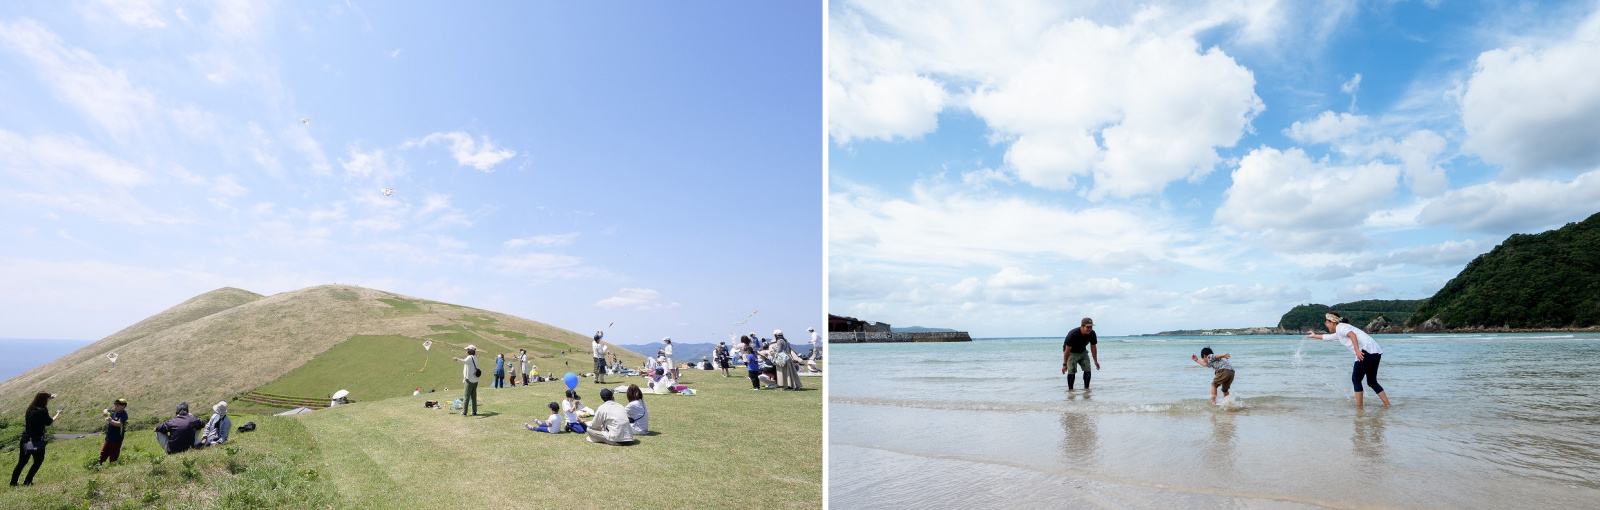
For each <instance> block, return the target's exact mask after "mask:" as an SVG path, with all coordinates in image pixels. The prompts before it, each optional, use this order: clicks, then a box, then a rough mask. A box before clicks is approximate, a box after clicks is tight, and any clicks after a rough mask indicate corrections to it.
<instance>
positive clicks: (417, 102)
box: [0, 0, 823, 343]
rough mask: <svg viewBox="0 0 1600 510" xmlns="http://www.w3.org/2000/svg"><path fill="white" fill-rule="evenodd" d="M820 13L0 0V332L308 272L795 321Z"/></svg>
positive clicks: (815, 266)
mask: <svg viewBox="0 0 1600 510" xmlns="http://www.w3.org/2000/svg"><path fill="white" fill-rule="evenodd" d="M822 21H823V13H822V9H821V7H820V6H818V5H815V4H807V3H803V2H802V3H755V4H752V3H743V2H697V3H694V4H689V5H670V6H668V5H665V4H661V5H654V4H635V5H628V6H609V5H596V4H589V3H577V2H567V3H536V4H530V3H468V4H457V3H408V4H405V5H395V4H385V3H372V2H355V1H332V2H292V3H276V2H257V1H248V0H246V1H232V2H220V3H213V2H183V1H164V0H149V1H115V2H113V1H98V0H97V1H75V2H65V3H58V2H33V3H26V4H6V5H5V6H3V7H0V242H3V246H4V247H3V248H0V281H3V282H5V283H4V284H3V285H0V337H30V338H83V339H92V338H100V337H103V336H105V335H108V334H110V333H113V332H115V331H116V330H118V329H121V328H123V327H125V326H128V325H130V324H132V323H134V322H136V321H138V320H140V319H143V318H144V317H146V316H148V315H150V314H153V313H156V312H159V311H160V310H162V309H165V308H166V307H169V306H172V305H174V304H177V303H179V302H181V301H183V300H185V299H188V298H189V297H192V296H194V295H197V294H200V293H203V292H206V291H209V290H212V289H216V288H219V287H223V286H233V287H239V288H243V289H247V290H251V291H254V292H258V293H262V294H268V295H270V294H274V293H278V292H284V291H290V290H295V289H299V288H304V287H307V286H313V285H320V284H327V283H335V282H337V283H347V284H359V285H363V286H368V287H373V288H379V289H384V290H389V291H394V292H399V293H402V294H409V295H413V296H418V297H424V298H430V299H437V300H442V301H448V302H453V303H459V304H463V305H468V306H474V307H481V308H486V309H491V310H496V311H501V312H506V313H511V314H515V315H519V316H522V317H527V318H530V319H534V320H539V321H543V322H548V323H551V324H554V325H557V326H561V327H565V328H568V329H573V330H577V331H580V332H583V331H592V330H594V329H597V328H598V327H602V326H605V325H606V324H607V323H611V322H615V323H616V326H615V327H614V328H613V329H612V331H611V336H612V339H613V340H614V341H617V342H621V343H633V342H638V343H643V342H650V341H657V340H660V338H661V337H664V336H672V337H674V338H675V339H680V340H681V341H686V342H696V341H716V340H722V339H724V338H726V336H725V335H726V334H727V333H729V332H734V331H738V332H741V333H742V332H745V331H749V330H758V331H762V332H763V333H768V332H770V331H771V330H772V329H775V328H782V329H794V330H803V329H804V328H805V327H807V326H816V325H819V322H820V321H819V317H820V316H821V312H822V310H821V308H822V307H821V296H822V283H821V282H822V279H823V276H822V274H823V265H822V263H821V260H822V244H823V243H822V229H823V225H822V199H823V192H822V182H823V181H822V174H821V168H822V164H823V159H822V158H823V156H822V154H821V150H820V145H821V144H820V143H819V142H821V140H819V139H818V128H819V127H821V123H822V116H821V104H822V93H821V90H820V89H819V86H818V83H819V80H818V78H819V74H820V72H821V71H820V70H821V69H822V50H821V48H822V32H821V27H822ZM301 119H305V121H302V120H301ZM384 188H391V189H393V190H394V193H393V196H389V197H385V196H384V195H383V194H382V192H381V190H382V189H384ZM753 310H760V313H759V314H758V315H756V316H755V317H754V318H752V319H751V320H750V321H749V323H747V324H745V325H743V326H739V327H734V326H732V323H733V322H736V321H738V320H740V319H741V318H743V317H745V316H746V315H747V314H749V313H750V312H751V311H753Z"/></svg>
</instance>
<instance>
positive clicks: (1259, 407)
mask: <svg viewBox="0 0 1600 510" xmlns="http://www.w3.org/2000/svg"><path fill="white" fill-rule="evenodd" d="M1246 400H1247V399H1245V398H1244V397H1241V396H1239V395H1238V394H1235V395H1233V396H1232V397H1231V398H1224V399H1220V401H1219V404H1223V405H1212V404H1211V402H1210V400H1209V399H1206V398H1193V399H1181V400H1177V401H1173V402H1146V403H1127V402H1094V401H1085V400H1061V401H1047V402H1001V401H945V400H915V399H897V398H876V397H832V398H830V399H829V401H830V402H833V403H836V404H855V405H864V406H881V407H905V408H913V409H927V410H935V411H981V412H1003V413H1090V414H1121V413H1152V414H1170V415H1183V414H1205V413H1214V412H1240V411H1275V410H1284V409H1291V408H1298V407H1299V405H1298V402H1297V401H1298V400H1306V399H1303V398H1295V397H1282V396H1276V395H1268V396H1263V397H1250V398H1249V399H1248V403H1246ZM1312 400H1315V399H1312ZM1315 405H1326V403H1325V402H1322V401H1317V402H1316V403H1315Z"/></svg>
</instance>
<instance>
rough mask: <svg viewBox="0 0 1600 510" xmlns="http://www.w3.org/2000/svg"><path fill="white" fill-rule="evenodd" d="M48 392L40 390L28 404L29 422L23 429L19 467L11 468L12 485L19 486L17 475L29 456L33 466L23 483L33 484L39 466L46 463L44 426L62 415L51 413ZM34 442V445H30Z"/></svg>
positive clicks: (19, 450)
mask: <svg viewBox="0 0 1600 510" xmlns="http://www.w3.org/2000/svg"><path fill="white" fill-rule="evenodd" d="M54 396H55V395H51V394H49V393H47V392H43V391H41V392H39V394H38V395H34V396H33V403H32V404H28V411H27V413H26V418H25V419H26V420H27V424H26V425H25V426H24V427H23V429H22V447H21V448H18V449H17V451H18V452H20V453H21V456H20V457H18V458H17V468H16V469H13V470H11V486H12V487H16V486H17V477H18V476H21V475H22V466H23V465H25V464H27V463H28V458H29V457H32V458H33V467H32V468H30V469H28V479H27V481H26V482H24V483H23V485H33V475H34V474H35V473H38V472H39V466H40V465H41V464H44V445H45V443H44V428H45V427H49V426H50V424H51V423H54V422H55V421H56V418H60V417H61V411H59V410H58V411H56V414H55V416H51V415H50V398H51V397H54ZM29 442H32V443H33V445H32V447H30V446H29V444H28V443H29Z"/></svg>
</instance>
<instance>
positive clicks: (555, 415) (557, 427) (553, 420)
mask: <svg viewBox="0 0 1600 510" xmlns="http://www.w3.org/2000/svg"><path fill="white" fill-rule="evenodd" d="M562 423H563V420H562V418H561V406H560V405H559V404H556V403H555V402H551V403H550V418H549V419H548V421H538V420H534V422H533V423H531V424H530V423H524V424H522V426H524V427H527V428H528V430H532V431H534V432H549V433H551V434H560V433H561V429H562V428H563V427H562Z"/></svg>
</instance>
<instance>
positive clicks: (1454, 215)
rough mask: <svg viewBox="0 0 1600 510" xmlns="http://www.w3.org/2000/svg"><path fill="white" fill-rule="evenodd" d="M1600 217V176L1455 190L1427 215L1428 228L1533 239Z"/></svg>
mask: <svg viewBox="0 0 1600 510" xmlns="http://www.w3.org/2000/svg"><path fill="white" fill-rule="evenodd" d="M1595 211H1600V170H1594V171H1590V172H1588V173H1584V174H1581V175H1579V176H1577V177H1576V178H1574V179H1573V180H1571V181H1567V182H1561V181H1555V180H1545V179H1524V180H1519V181H1515V182H1498V181H1496V182H1487V183H1483V184H1476V185H1472V186H1467V187H1464V188H1459V189H1454V190H1450V191H1449V192H1446V193H1445V194H1443V195H1441V196H1440V197H1439V198H1438V199H1436V200H1434V201H1432V202H1431V203H1429V204H1428V205H1427V207H1424V208H1423V209H1422V212H1421V213H1420V214H1419V215H1418V219H1419V220H1421V221H1422V223H1423V224H1426V225H1450V226H1452V227H1454V228H1455V229H1456V230H1459V231H1463V232H1483V233H1490V234H1502V235H1503V234H1515V233H1533V232H1538V231H1542V230H1546V229H1550V228H1555V227H1559V226H1561V225H1562V224H1565V223H1567V222H1570V221H1579V220H1582V219H1584V218H1587V217H1589V215H1591V214H1594V213H1595Z"/></svg>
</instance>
